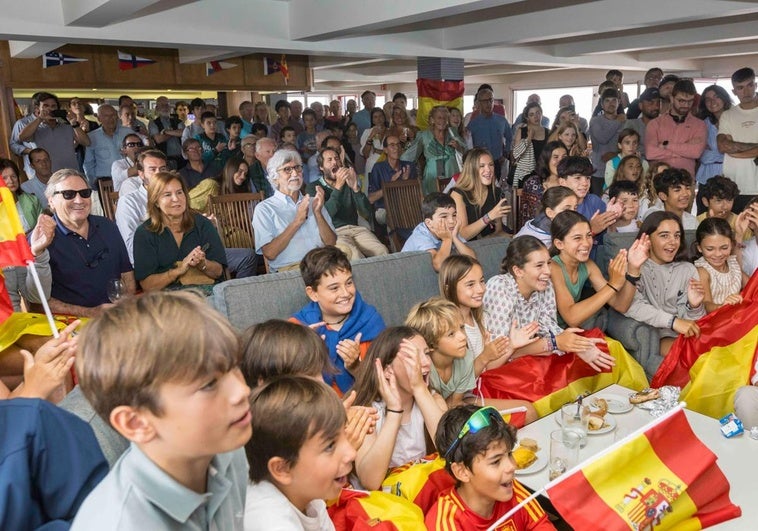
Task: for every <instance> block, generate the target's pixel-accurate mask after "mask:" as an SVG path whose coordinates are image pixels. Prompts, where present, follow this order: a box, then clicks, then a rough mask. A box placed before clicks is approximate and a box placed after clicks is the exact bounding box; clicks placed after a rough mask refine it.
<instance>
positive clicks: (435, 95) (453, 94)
mask: <svg viewBox="0 0 758 531" xmlns="http://www.w3.org/2000/svg"><path fill="white" fill-rule="evenodd" d="M416 86H417V88H418V112H417V113H416V125H418V126H419V128H421V129H426V127H427V125H428V118H429V113H430V112H431V110H432V109H433V108H435V107H437V106H440V105H443V106H445V107H457V108H458V109H460V111H461V113H463V88H464V85H463V81H440V80H437V79H417V80H416Z"/></svg>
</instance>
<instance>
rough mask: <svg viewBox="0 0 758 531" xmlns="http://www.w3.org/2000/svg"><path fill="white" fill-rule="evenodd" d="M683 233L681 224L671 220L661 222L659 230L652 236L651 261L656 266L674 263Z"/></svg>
mask: <svg viewBox="0 0 758 531" xmlns="http://www.w3.org/2000/svg"><path fill="white" fill-rule="evenodd" d="M681 241H682V233H681V232H680V231H679V224H678V223H677V222H676V221H674V220H671V219H665V220H663V221H661V224H660V225H658V228H657V229H655V232H653V233H652V234H651V235H650V259H651V260H652V261H653V262H655V263H656V264H668V263H671V262H673V261H674V258H676V253H677V252H679V245H680V244H681Z"/></svg>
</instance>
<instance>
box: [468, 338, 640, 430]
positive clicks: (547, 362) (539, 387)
mask: <svg viewBox="0 0 758 531" xmlns="http://www.w3.org/2000/svg"><path fill="white" fill-rule="evenodd" d="M581 335H583V336H585V337H593V338H604V339H605V341H606V345H603V344H599V345H598V348H600V349H601V350H603V351H606V352H608V353H609V354H611V355H612V356H613V358H614V359H615V360H616V365H615V366H614V367H613V369H610V370H605V371H603V372H597V371H596V370H595V369H593V368H592V367H590V366H589V365H587V363H586V362H585V361H584V360H582V359H581V358H580V357H579V356H576V355H574V354H567V355H565V356H522V357H520V358H517V359H515V360H511V362H510V363H508V364H507V365H503V366H502V367H498V368H496V369H491V370H488V371H484V372H483V373H482V375H481V376H480V379H479V383H480V389H481V393H482V395H483V396H484V397H485V398H507V399H516V400H528V401H529V402H532V403H533V404H534V408H535V409H536V410H537V413H538V414H539V415H540V416H541V417H544V416H545V415H548V414H550V413H552V412H553V411H557V410H558V409H560V407H561V406H562V405H563V404H565V403H567V402H571V401H572V400H576V397H577V396H578V395H580V394H583V393H585V392H587V391H589V392H595V391H599V390H600V389H603V388H605V387H608V386H609V385H611V384H614V383H617V384H619V385H623V386H624V387H628V388H630V389H634V390H635V391H639V390H640V389H644V388H645V387H647V385H648V383H647V377H646V376H645V371H644V370H643V369H642V367H641V366H640V364H639V363H637V362H636V361H635V360H634V358H632V357H631V356H630V355H629V353H628V352H627V351H626V350H624V347H623V346H622V345H621V343H619V342H618V341H616V340H615V339H611V338H609V337H604V336H603V333H602V332H601V331H600V330H599V329H597V328H593V329H592V330H587V331H585V332H582V333H581ZM511 423H512V424H513V421H511Z"/></svg>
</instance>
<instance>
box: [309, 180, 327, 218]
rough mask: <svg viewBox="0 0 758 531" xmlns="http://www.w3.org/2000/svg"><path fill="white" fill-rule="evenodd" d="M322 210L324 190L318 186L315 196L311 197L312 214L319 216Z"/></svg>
mask: <svg viewBox="0 0 758 531" xmlns="http://www.w3.org/2000/svg"><path fill="white" fill-rule="evenodd" d="M322 208H324V189H323V188H321V187H320V186H317V187H316V195H315V196H313V207H312V210H313V213H314V214H315V215H320V214H321V209H322ZM307 211H308V209H307V207H306V213H307Z"/></svg>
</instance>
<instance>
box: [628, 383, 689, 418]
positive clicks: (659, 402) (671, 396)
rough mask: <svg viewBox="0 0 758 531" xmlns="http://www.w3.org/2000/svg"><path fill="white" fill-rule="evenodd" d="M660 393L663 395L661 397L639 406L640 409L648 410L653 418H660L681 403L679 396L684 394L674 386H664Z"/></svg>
mask: <svg viewBox="0 0 758 531" xmlns="http://www.w3.org/2000/svg"><path fill="white" fill-rule="evenodd" d="M658 391H659V392H660V393H661V396H660V397H658V398H656V399H655V400H648V401H647V402H643V403H641V404H637V407H638V408H640V409H646V410H648V411H649V412H650V414H651V415H652V416H653V417H660V416H661V415H663V414H664V413H665V412H666V411H668V410H669V409H672V408H673V407H674V406H676V405H677V404H678V403H679V394H680V393H681V392H682V390H681V389H680V388H679V387H676V386H674V385H664V386H663V387H660V388H659V389H658Z"/></svg>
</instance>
